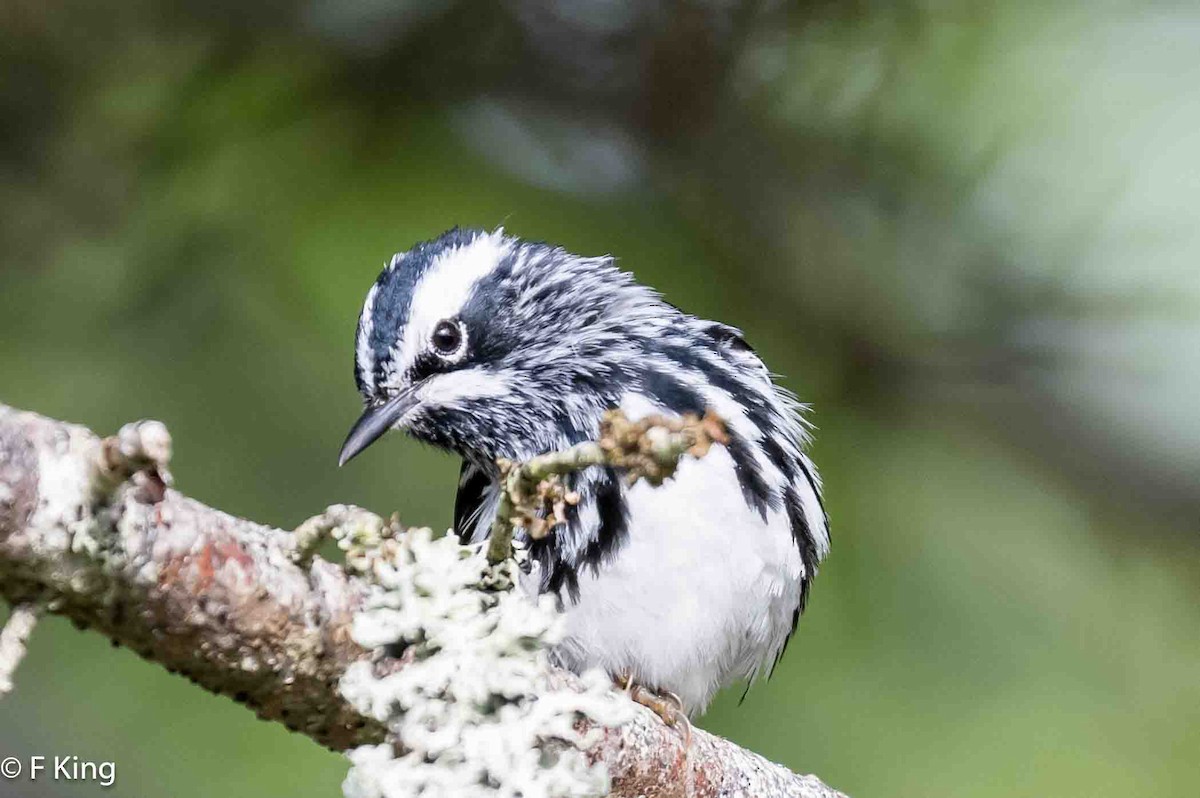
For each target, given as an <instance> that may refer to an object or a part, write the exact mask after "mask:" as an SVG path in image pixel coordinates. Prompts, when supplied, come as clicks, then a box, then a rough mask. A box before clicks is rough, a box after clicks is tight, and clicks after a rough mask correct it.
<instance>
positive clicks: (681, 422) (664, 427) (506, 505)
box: [488, 410, 728, 564]
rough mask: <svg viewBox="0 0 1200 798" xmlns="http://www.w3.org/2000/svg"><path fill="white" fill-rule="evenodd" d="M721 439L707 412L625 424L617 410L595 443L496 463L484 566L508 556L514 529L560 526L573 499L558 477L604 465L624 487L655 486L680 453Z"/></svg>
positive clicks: (544, 531) (540, 533)
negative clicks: (497, 485) (495, 501)
mask: <svg viewBox="0 0 1200 798" xmlns="http://www.w3.org/2000/svg"><path fill="white" fill-rule="evenodd" d="M727 440H728V436H727V435H726V432H725V425H724V423H722V421H721V420H720V419H719V418H718V417H717V416H716V415H715V414H713V413H711V412H709V413H706V414H705V415H704V417H703V418H701V417H698V416H696V415H693V414H688V415H686V416H682V417H680V418H667V417H665V416H658V415H654V416H647V417H645V418H642V419H640V420H638V421H630V420H629V419H628V418H627V417H626V416H625V414H624V413H622V412H621V411H620V410H610V411H608V412H607V413H605V415H604V419H603V420H602V421H601V423H600V438H599V440H596V441H587V442H585V443H580V444H576V445H575V446H572V447H571V448H569V449H565V450H563V451H561V452H551V453H549V454H542V455H538V456H537V457H534V458H531V459H529V460H527V461H525V462H523V463H514V462H512V461H510V460H503V459H502V460H499V461H497V465H498V466H499V468H500V479H501V484H502V485H503V489H502V490H501V491H500V504H499V505H498V507H497V508H496V517H495V519H494V520H493V521H492V529H491V535H490V542H489V544H488V561H489V562H491V563H493V564H495V563H499V562H503V561H504V560H506V559H507V558H508V557H510V556H512V536H513V531H514V529H515V528H517V527H520V528H522V529H524V530H526V532H527V533H528V534H529V536H530V537H531V538H533V539H535V540H536V539H539V538H543V537H545V536H546V535H548V534H550V532H551V530H553V529H554V527H555V526H557V525H558V524H562V523H565V522H566V506H567V505H568V504H575V503H576V502H578V501H579V497H578V496H577V495H576V494H574V493H572V492H570V491H568V490H567V489H566V486H565V485H564V484H563V482H562V476H563V475H564V474H569V473H573V472H575V471H582V470H583V469H585V468H590V467H592V466H607V467H609V468H616V469H619V470H621V471H623V472H624V473H625V479H626V482H627V484H630V485H632V484H633V483H634V482H637V481H638V480H639V479H645V480H646V481H647V482H649V483H650V484H651V485H655V486H658V485H661V484H662V483H663V482H664V481H665V480H667V479H669V478H670V477H671V476H673V475H674V474H675V470H676V468H678V467H679V461H680V459H681V458H682V457H683V456H684V455H685V454H687V455H691V456H692V457H703V456H704V455H705V454H707V453H708V450H709V449H710V448H711V447H712V445H713V444H714V443H722V444H723V443H726V442H727Z"/></svg>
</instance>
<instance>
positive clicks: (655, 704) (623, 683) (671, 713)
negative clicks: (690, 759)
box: [617, 676, 692, 748]
mask: <svg viewBox="0 0 1200 798" xmlns="http://www.w3.org/2000/svg"><path fill="white" fill-rule="evenodd" d="M617 684H618V685H619V686H620V687H621V689H622V690H624V691H625V693H626V695H628V696H629V697H630V698H631V699H632V700H633V701H635V702H637V703H639V704H641V705H642V706H644V707H646V708H647V709H649V710H650V711H651V712H653V713H654V714H655V715H658V717H659V718H660V719H661V720H662V722H663V723H665V724H666V725H667V726H670V727H671V728H672V729H674V728H679V727H682V729H683V744H684V748H690V747H691V744H692V722H691V721H690V720H688V716H687V713H686V712H685V711H684V709H683V701H682V700H681V699H680V698H679V696H678V695H676V694H675V693H672V692H670V691H668V690H663V691H661V692H655V691H653V690H649V689H647V688H645V687H642V686H641V685H640V684H637V683H635V682H634V680H633V677H631V676H623V677H620V678H619V679H618V680H617Z"/></svg>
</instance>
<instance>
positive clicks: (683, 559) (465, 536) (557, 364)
mask: <svg viewBox="0 0 1200 798" xmlns="http://www.w3.org/2000/svg"><path fill="white" fill-rule="evenodd" d="M354 376H355V383H356V385H357V387H358V390H359V392H360V393H361V395H362V399H363V402H364V405H365V409H364V411H363V412H362V415H361V416H360V417H359V419H358V421H357V422H355V424H354V425H353V427H352V428H351V431H350V433H349V435H348V437H347V438H346V441H345V444H344V445H343V447H342V450H341V453H340V457H339V465H344V464H345V463H346V462H348V461H349V460H350V459H351V458H353V457H355V456H356V455H357V454H359V453H360V452H362V451H363V450H364V449H366V448H367V447H368V446H369V445H371V444H372V443H373V442H374V441H376V440H378V439H379V438H380V437H381V436H383V435H384V434H385V433H386V432H388V431H389V430H393V429H395V430H402V431H404V432H406V433H407V434H408V435H409V436H411V437H413V438H415V439H417V440H418V441H421V442H424V443H426V444H431V445H432V446H434V447H436V448H439V449H442V450H445V451H447V452H450V453H452V454H455V455H457V456H458V457H460V458H461V468H460V475H459V481H458V490H457V496H456V500H455V507H454V532H455V533H456V534H457V535H458V537H459V539H460V540H461V541H462V542H464V543H478V542H481V541H483V540H485V539H486V538H487V536H488V533H489V530H490V526H491V521H492V519H493V517H494V515H495V513H496V510H497V506H498V504H499V497H500V470H499V467H498V466H497V460H499V459H501V458H505V459H507V460H509V461H521V460H526V459H529V458H531V457H533V456H535V455H538V454H542V453H546V452H553V451H558V450H562V449H565V448H567V447H570V446H572V445H574V444H577V443H580V442H583V441H587V440H592V439H594V438H595V436H596V435H597V433H598V430H599V427H600V424H601V420H602V418H603V417H604V415H605V413H606V412H607V411H609V410H610V409H619V410H621V411H623V412H624V413H625V414H626V415H627V416H628V417H629V418H631V419H634V420H636V419H639V418H644V417H647V416H650V415H662V416H666V417H676V416H677V417H683V416H685V415H686V414H692V413H694V414H698V415H703V414H704V413H706V412H711V413H715V414H716V415H717V416H718V417H719V418H720V419H721V420H722V422H723V423H724V424H725V426H726V432H727V435H726V438H727V439H726V442H725V443H724V444H723V445H718V446H714V447H713V449H712V450H711V451H710V452H709V453H708V454H707V455H706V456H705V457H703V458H699V459H691V458H686V459H685V460H684V461H682V462H681V463H680V465H679V467H678V469H677V470H676V472H675V474H674V476H673V478H671V479H669V480H667V481H666V482H665V483H664V484H662V485H660V486H657V487H655V486H651V485H649V484H646V483H645V482H644V481H643V482H637V483H635V484H632V485H630V484H626V480H623V479H622V478H621V475H620V474H618V473H616V472H614V470H613V469H610V468H604V467H593V468H590V469H587V470H584V471H581V472H578V473H576V474H573V475H571V476H570V477H569V478H568V479H569V488H570V490H571V491H573V492H574V494H576V496H577V497H578V502H577V503H575V504H573V505H571V506H568V507H567V512H566V520H565V523H560V524H558V525H557V526H556V527H555V528H554V529H553V530H552V531H551V532H550V533H549V534H548V535H546V536H544V537H542V538H540V539H537V540H527V541H525V545H526V547H527V552H528V558H527V564H526V568H527V573H526V574H525V575H524V576H523V577H522V583H523V584H524V585H525V589H526V590H528V591H529V592H530V593H535V594H550V595H552V596H553V597H554V604H555V606H556V607H557V608H558V610H559V611H560V612H561V613H562V615H563V623H564V633H563V638H562V640H561V642H559V643H558V644H557V645H555V646H554V648H553V649H552V651H551V657H552V659H553V661H554V662H555V663H556V664H558V665H560V666H561V667H564V668H567V669H570V670H573V671H576V672H583V671H584V670H587V669H591V668H599V669H601V670H603V671H605V672H607V673H608V674H609V675H610V676H611V677H612V679H613V680H614V682H616V683H618V684H622V685H624V686H626V687H627V688H628V687H631V686H636V687H637V688H638V690H639V691H642V690H644V691H645V692H644V694H643V698H644V699H646V700H642V703H646V704H647V705H648V706H651V707H652V708H654V709H655V710H656V711H658V712H659V714H660V715H662V716H663V717H664V719H665V720H667V719H669V717H668V715H667V714H665V711H664V705H665V704H670V705H673V706H674V708H675V710H676V712H678V713H680V714H682V716H683V717H684V718H685V719H686V718H688V717H695V716H697V715H698V714H700V713H702V712H703V711H704V710H705V708H706V707H707V706H708V704H709V703H710V701H711V700H712V698H713V696H714V694H715V693H716V692H717V691H718V690H719V689H721V688H722V687H725V686H728V685H730V684H732V683H735V682H738V681H740V680H744V681H745V682H746V684H747V685H749V684H750V683H752V682H753V681H754V680H755V678H756V677H758V676H760V675H762V674H764V673H769V672H770V671H772V670H773V669H774V667H775V666H776V665H777V664H778V661H779V658H780V657H781V656H782V654H783V651H784V649H785V647H786V645H787V642H788V640H789V639H790V637H791V636H792V634H793V632H794V631H795V630H796V628H797V624H798V622H799V619H800V616H801V613H802V612H803V611H804V609H805V605H806V602H807V598H808V594H809V589H810V586H811V584H812V581H813V579H814V577H815V576H816V574H817V568H818V566H819V564H820V563H821V561H822V560H823V559H824V558H825V556H826V555H827V553H828V551H829V524H828V517H827V515H826V512H825V508H824V504H823V499H822V486H821V480H820V476H819V474H818V472H817V469H816V466H815V465H814V464H813V462H812V460H811V459H810V458H809V456H808V454H807V448H808V446H809V444H810V437H811V431H812V425H811V424H810V422H809V421H807V419H806V413H807V411H808V407H807V406H806V405H803V404H801V403H800V402H798V401H797V400H796V398H795V397H794V396H793V395H792V394H791V393H790V392H788V391H787V390H785V389H783V388H782V387H780V386H779V385H778V384H777V383H776V381H775V379H774V377H773V375H772V373H771V372H770V371H769V370H768V368H767V367H766V365H765V364H764V363H763V361H762V360H761V358H760V357H759V356H758V354H756V352H755V351H754V350H753V349H752V348H751V347H750V345H749V344H747V343H746V341H745V338H744V336H743V334H742V333H741V331H740V330H738V329H737V328H735V327H732V326H729V325H726V324H723V323H720V322H715V321H708V320H705V319H701V318H697V317H695V316H692V315H689V314H688V313H685V312H684V311H683V310H681V309H679V308H678V307H676V306H675V305H673V304H671V303H669V302H667V301H666V300H664V299H663V298H662V296H661V295H660V294H659V293H657V292H656V291H654V290H652V289H651V288H648V287H646V286H644V285H642V284H640V283H639V282H637V281H636V280H635V279H634V277H633V276H632V275H631V274H630V273H629V272H627V271H624V270H622V269H620V268H618V266H617V265H616V262H615V260H614V258H612V257H610V256H603V257H582V256H578V255H575V254H572V253H571V252H569V251H567V250H566V249H564V248H562V247H559V246H555V245H552V244H547V243H542V242H537V241H527V240H523V239H520V238H517V237H515V236H512V235H509V234H507V233H506V232H505V231H504V229H503V228H498V229H495V230H493V231H485V230H476V229H460V228H457V227H455V228H453V229H451V230H449V231H448V232H445V233H443V234H442V235H440V236H439V237H437V238H434V239H431V240H429V241H426V242H423V243H419V244H417V245H415V246H413V247H412V248H411V249H409V250H407V251H405V252H401V253H399V254H396V255H395V256H393V257H392V258H391V260H390V261H389V262H388V263H387V265H386V267H385V268H384V269H383V271H382V273H380V274H379V276H378V278H377V279H376V280H375V282H374V284H373V285H372V286H371V287H370V289H369V291H368V292H367V295H366V299H365V301H364V303H363V307H362V312H361V314H360V316H359V320H358V326H357V329H356V332H355V349H354ZM747 689H748V688H747Z"/></svg>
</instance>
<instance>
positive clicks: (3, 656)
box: [0, 604, 42, 696]
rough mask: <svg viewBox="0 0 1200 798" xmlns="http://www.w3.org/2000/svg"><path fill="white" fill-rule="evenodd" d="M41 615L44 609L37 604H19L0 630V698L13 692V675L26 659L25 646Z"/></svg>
mask: <svg viewBox="0 0 1200 798" xmlns="http://www.w3.org/2000/svg"><path fill="white" fill-rule="evenodd" d="M41 614H42V608H41V607H40V606H38V605H36V604H18V605H16V606H15V607H13V608H12V613H11V614H10V615H9V616H8V621H7V622H6V623H5V624H4V629H2V630H0V696H4V695H7V694H8V693H11V692H12V689H13V675H14V674H15V673H16V672H17V667H18V666H19V665H20V664H21V660H22V659H24V658H25V644H26V643H28V642H29V636H30V635H31V634H33V627H34V626H35V625H37V621H38V618H40V617H41Z"/></svg>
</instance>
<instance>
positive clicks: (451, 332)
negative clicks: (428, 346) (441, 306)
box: [429, 319, 462, 355]
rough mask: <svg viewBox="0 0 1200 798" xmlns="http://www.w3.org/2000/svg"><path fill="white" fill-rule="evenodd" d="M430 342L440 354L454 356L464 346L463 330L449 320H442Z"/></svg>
mask: <svg viewBox="0 0 1200 798" xmlns="http://www.w3.org/2000/svg"><path fill="white" fill-rule="evenodd" d="M429 340H430V342H431V343H432V344H433V348H434V349H436V350H437V352H438V354H441V355H453V354H454V353H455V352H457V351H458V350H459V347H461V346H462V328H461V327H460V326H459V325H457V324H455V323H454V322H452V321H450V320H449V319H442V320H441V321H439V322H438V323H437V326H436V327H434V328H433V335H432V336H430V338H429Z"/></svg>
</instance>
